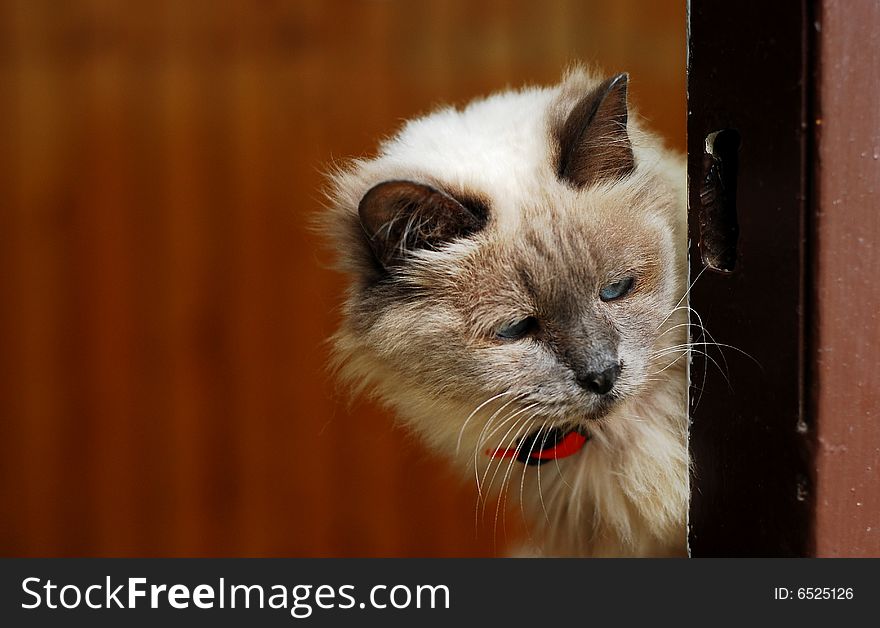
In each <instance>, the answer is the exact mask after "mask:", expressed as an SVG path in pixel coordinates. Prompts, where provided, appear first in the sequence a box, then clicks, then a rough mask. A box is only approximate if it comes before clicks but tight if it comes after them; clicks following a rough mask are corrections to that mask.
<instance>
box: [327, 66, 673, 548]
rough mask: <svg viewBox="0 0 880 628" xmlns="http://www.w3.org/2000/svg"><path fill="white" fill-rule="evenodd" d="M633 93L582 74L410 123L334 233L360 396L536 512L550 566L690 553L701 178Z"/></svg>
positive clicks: (363, 166)
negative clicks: (644, 120)
mask: <svg viewBox="0 0 880 628" xmlns="http://www.w3.org/2000/svg"><path fill="white" fill-rule="evenodd" d="M628 87H629V76H628V75H627V74H619V75H616V76H612V77H610V78H602V77H601V76H599V75H598V73H596V72H593V71H588V70H587V69H585V68H584V67H582V66H575V67H573V68H571V69H570V70H568V71H567V72H566V73H565V74H564V76H563V78H562V81H561V82H560V83H559V84H558V85H556V86H554V87H549V88H539V87H528V88H523V89H520V90H516V91H506V92H502V93H498V94H495V95H491V96H489V97H486V98H483V99H479V100H476V101H474V102H472V103H470V104H469V105H467V106H466V107H464V108H463V109H455V108H443V109H440V110H438V111H435V112H433V113H430V114H429V115H426V116H424V117H421V118H418V119H414V120H412V121H409V122H407V123H406V124H405V125H404V126H403V128H402V129H401V130H400V131H399V133H398V134H397V135H395V136H393V137H392V138H391V139H388V140H387V141H385V142H384V143H383V144H382V145H381V147H380V150H379V153H378V155H377V156H376V157H375V158H373V159H359V160H354V161H352V162H350V163H348V164H346V165H345V166H343V167H338V168H337V169H336V170H335V171H334V172H332V173H331V174H330V185H329V190H328V199H329V201H328V203H327V209H326V211H325V212H324V213H323V214H322V216H321V218H320V220H321V223H322V226H323V229H324V230H325V231H326V232H327V234H328V235H329V237H330V239H331V241H332V243H333V245H334V247H335V249H336V251H337V252H338V268H339V269H341V270H342V271H343V272H345V273H347V274H348V275H349V276H350V278H351V283H350V286H349V288H348V292H347V297H346V300H345V303H344V306H343V317H342V323H341V326H340V329H339V330H338V332H337V333H336V334H335V336H334V338H333V344H334V358H333V361H334V365H335V366H336V367H337V368H338V371H339V373H340V375H341V378H342V379H343V380H344V381H346V382H348V383H349V384H351V385H352V386H353V388H354V390H355V392H370V393H372V394H373V395H375V396H376V397H378V398H379V399H380V400H381V401H382V402H384V403H385V404H386V405H387V406H389V407H390V408H392V409H393V410H394V411H395V413H396V415H397V416H398V417H399V419H400V420H401V421H402V422H403V424H404V425H406V426H408V427H409V428H411V429H412V430H414V431H415V432H416V433H417V434H418V435H420V436H421V437H422V439H423V440H424V441H425V442H426V443H427V445H428V446H429V447H431V448H433V449H435V450H437V451H439V452H442V453H443V454H445V455H447V456H448V457H449V458H450V459H451V460H452V461H453V462H454V463H455V464H456V465H457V466H459V467H461V468H462V469H465V470H466V472H467V473H469V474H472V475H473V476H474V477H475V478H476V483H477V488H478V491H479V495H480V496H481V497H482V498H485V497H486V496H487V495H488V494H494V493H495V492H497V491H499V490H500V491H501V498H502V501H499V502H498V509H502V510H503V509H504V508H506V500H507V499H508V498H511V499H518V500H519V501H520V509H521V510H522V512H523V515H524V516H525V517H526V520H527V522H528V530H529V536H530V538H529V540H528V541H527V542H526V545H525V546H524V552H526V553H528V554H530V555H541V556H684V555H686V552H687V549H686V546H687V532H686V524H687V510H688V498H689V462H688V454H687V429H688V419H687V385H688V382H687V363H688V359H689V355H688V353H687V350H686V340H687V333H686V332H687V320H688V317H687V310H688V308H687V303H686V301H685V299H686V292H685V291H686V286H687V263H686V248H687V241H686V237H687V236H686V176H685V162H684V159H683V157H681V156H679V155H677V154H675V153H674V152H672V151H670V150H668V149H666V148H664V146H663V144H662V143H661V141H660V140H659V139H658V138H657V137H655V136H654V135H651V134H650V133H649V132H647V131H646V130H645V129H643V128H642V125H641V123H640V122H639V120H638V119H636V117H635V116H634V115H631V112H630V107H629V104H628V98H627V92H628ZM502 504H504V505H502ZM495 517H496V524H497V517H498V511H497V510H496V513H495Z"/></svg>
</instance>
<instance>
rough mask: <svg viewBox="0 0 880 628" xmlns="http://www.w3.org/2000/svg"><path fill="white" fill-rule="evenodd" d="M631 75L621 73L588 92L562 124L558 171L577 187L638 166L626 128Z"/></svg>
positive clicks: (559, 138)
mask: <svg viewBox="0 0 880 628" xmlns="http://www.w3.org/2000/svg"><path fill="white" fill-rule="evenodd" d="M628 83H629V75H627V74H618V75H617V76H613V77H611V78H610V79H608V80H606V81H604V82H603V83H601V84H600V85H598V86H597V87H596V88H595V89H593V90H592V91H591V92H590V93H589V94H587V95H586V96H584V97H583V98H582V99H581V100H580V101H579V102H578V103H577V104H576V105H575V107H574V109H572V111H571V113H570V114H569V116H568V118H567V119H566V120H565V123H564V124H563V125H562V126H561V127H559V129H558V135H557V140H558V142H559V165H558V171H557V172H558V175H559V178H560V179H561V180H563V181H566V182H568V183H570V184H571V185H573V186H574V187H577V188H582V187H586V186H588V185H591V184H594V183H598V182H600V181H604V180H607V179H617V178H622V177H625V176H626V175H628V174H629V173H631V172H632V171H633V169H634V168H635V159H634V157H633V151H632V144H631V143H630V141H629V135H628V134H627V132H626V122H627V101H626V91H627V85H628Z"/></svg>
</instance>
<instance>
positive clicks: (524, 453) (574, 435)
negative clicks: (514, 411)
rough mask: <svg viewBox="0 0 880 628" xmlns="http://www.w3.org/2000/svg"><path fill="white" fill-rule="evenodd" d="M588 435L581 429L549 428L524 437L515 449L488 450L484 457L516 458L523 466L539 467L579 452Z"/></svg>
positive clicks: (588, 438) (588, 437)
mask: <svg viewBox="0 0 880 628" xmlns="http://www.w3.org/2000/svg"><path fill="white" fill-rule="evenodd" d="M588 440H590V435H589V434H588V433H587V432H586V431H585V430H584V429H583V428H580V427H578V428H574V429H562V428H559V427H550V428H543V429H538V430H535V431H534V432H532V433H531V434H529V435H528V436H526V437H524V438H523V439H522V440H520V441H519V443H517V445H516V447H499V448H497V449H494V450H492V449H489V450H487V451H486V455H487V456H489V457H490V458H493V459H501V458H516V459H517V460H518V461H520V462H522V463H523V464H528V465H539V464H544V463H545V462H550V461H551V460H559V459H560V458H567V457H569V456H573V455H574V454H576V453H577V452H579V451H580V450H581V449H582V448H583V446H584V445H586V444H587V441H588Z"/></svg>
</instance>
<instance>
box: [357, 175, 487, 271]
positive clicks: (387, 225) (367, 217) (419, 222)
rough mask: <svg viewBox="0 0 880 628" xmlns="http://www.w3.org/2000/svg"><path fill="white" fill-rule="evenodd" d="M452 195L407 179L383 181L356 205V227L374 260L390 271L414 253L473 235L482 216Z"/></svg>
mask: <svg viewBox="0 0 880 628" xmlns="http://www.w3.org/2000/svg"><path fill="white" fill-rule="evenodd" d="M479 213H480V212H476V211H472V210H471V209H468V208H467V207H465V206H464V205H463V204H461V203H460V202H459V201H457V200H456V199H454V198H453V197H452V196H450V195H449V194H447V193H446V192H443V191H442V190H438V189H436V188H434V187H431V186H429V185H424V184H422V183H415V182H413V181H385V182H384V183H380V184H379V185H376V186H374V187H372V188H370V190H369V191H368V192H367V193H366V194H364V197H363V198H362V199H361V202H360V204H359V205H358V215H359V217H360V222H361V226H362V227H363V230H364V233H365V234H366V237H367V241H368V242H369V245H370V248H371V249H372V251H373V255H375V257H376V260H377V261H378V262H379V263H380V264H381V265H382V267H383V268H385V269H386V270H387V269H391V268H393V267H395V266H399V265H400V264H402V263H403V262H404V260H405V259H406V256H407V254H408V253H409V252H411V251H413V250H415V249H428V248H437V247H439V246H440V245H442V244H444V243H447V242H450V241H452V240H454V239H456V238H463V237H466V236H468V235H471V234H473V233H475V232H477V231H479V230H480V229H481V228H482V227H483V226H484V225H485V222H486V217H485V215H478V214H479Z"/></svg>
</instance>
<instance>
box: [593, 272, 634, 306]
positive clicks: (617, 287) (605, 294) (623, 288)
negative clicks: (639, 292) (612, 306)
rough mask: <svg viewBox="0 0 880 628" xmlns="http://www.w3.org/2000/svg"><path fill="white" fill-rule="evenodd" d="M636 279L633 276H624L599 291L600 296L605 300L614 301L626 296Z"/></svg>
mask: <svg viewBox="0 0 880 628" xmlns="http://www.w3.org/2000/svg"><path fill="white" fill-rule="evenodd" d="M633 283H635V279H634V278H632V277H624V278H623V279H621V280H619V281H615V282H614V283H610V284H608V285H607V286H605V287H604V288H602V289H601V290H600V291H599V298H600V299H602V300H603V301H614V300H615V299H619V298H621V297H625V296H626V295H627V294H629V291H630V290H632V287H633Z"/></svg>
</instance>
